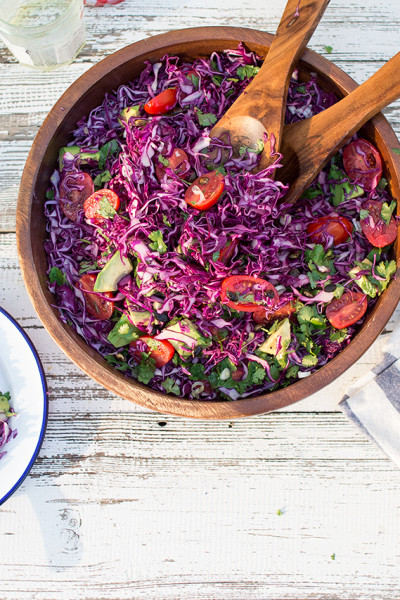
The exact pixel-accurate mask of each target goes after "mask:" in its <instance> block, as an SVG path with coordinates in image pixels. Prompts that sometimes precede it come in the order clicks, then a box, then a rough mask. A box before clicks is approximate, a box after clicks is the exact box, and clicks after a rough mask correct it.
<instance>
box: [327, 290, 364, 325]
mask: <svg viewBox="0 0 400 600" xmlns="http://www.w3.org/2000/svg"><path fill="white" fill-rule="evenodd" d="M367 306H368V303H367V297H366V296H365V294H361V293H360V292H346V294H343V296H342V297H341V298H334V299H333V300H332V301H331V302H329V304H328V306H327V307H326V309H325V314H326V317H327V319H328V321H329V322H330V324H331V325H332V327H334V328H335V329H344V328H345V327H350V325H354V323H356V322H357V321H358V320H359V319H361V317H362V316H364V314H365V311H366V310H367Z"/></svg>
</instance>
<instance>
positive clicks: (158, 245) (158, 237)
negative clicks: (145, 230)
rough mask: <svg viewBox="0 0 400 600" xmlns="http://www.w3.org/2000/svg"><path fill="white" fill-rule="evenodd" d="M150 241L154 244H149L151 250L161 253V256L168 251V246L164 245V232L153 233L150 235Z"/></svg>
mask: <svg viewBox="0 0 400 600" xmlns="http://www.w3.org/2000/svg"><path fill="white" fill-rule="evenodd" d="M149 239H150V240H151V241H152V242H153V243H152V244H149V247H150V248H151V250H154V251H155V252H159V253H160V254H164V253H165V252H166V251H167V246H166V245H165V243H164V240H163V234H162V231H160V230H158V231H152V232H151V233H150V234H149Z"/></svg>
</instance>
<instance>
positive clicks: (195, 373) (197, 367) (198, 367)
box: [184, 363, 205, 381]
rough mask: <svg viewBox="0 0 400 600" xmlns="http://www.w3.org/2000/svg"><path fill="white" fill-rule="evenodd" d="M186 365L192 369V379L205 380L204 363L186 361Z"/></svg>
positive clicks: (189, 369)
mask: <svg viewBox="0 0 400 600" xmlns="http://www.w3.org/2000/svg"><path fill="white" fill-rule="evenodd" d="M184 367H185V368H186V369H188V371H190V375H189V377H190V379H193V380H194V381H204V379H205V375H204V365H202V364H201V363H194V364H193V363H184Z"/></svg>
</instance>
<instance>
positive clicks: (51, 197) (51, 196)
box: [46, 189, 54, 200]
mask: <svg viewBox="0 0 400 600" xmlns="http://www.w3.org/2000/svg"><path fill="white" fill-rule="evenodd" d="M46 198H47V199H48V200H54V190H52V189H48V190H47V192H46Z"/></svg>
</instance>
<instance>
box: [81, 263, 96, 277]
mask: <svg viewBox="0 0 400 600" xmlns="http://www.w3.org/2000/svg"><path fill="white" fill-rule="evenodd" d="M98 269H100V267H99V265H98V264H97V261H95V262H90V261H88V260H83V261H82V262H81V263H80V265H79V275H83V273H87V272H88V271H97V270H98Z"/></svg>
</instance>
